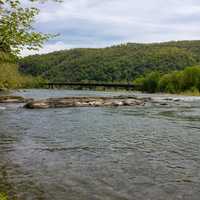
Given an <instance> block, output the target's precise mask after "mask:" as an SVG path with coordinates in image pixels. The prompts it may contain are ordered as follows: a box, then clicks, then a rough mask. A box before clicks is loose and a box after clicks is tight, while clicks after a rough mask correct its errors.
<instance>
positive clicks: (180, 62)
mask: <svg viewBox="0 0 200 200" xmlns="http://www.w3.org/2000/svg"><path fill="white" fill-rule="evenodd" d="M199 62H200V41H179V42H166V43H152V44H136V43H128V44H124V45H118V46H113V47H108V48H102V49H72V50H64V51H58V52H53V53H49V54H46V55H34V56H28V57H25V58H24V59H22V60H20V66H21V68H20V69H21V71H22V72H24V73H26V74H31V75H34V76H38V75H41V76H42V77H43V78H46V79H47V80H50V81H104V82H112V81H116V82H127V81H132V80H134V79H135V78H137V77H138V76H140V75H142V74H145V73H146V72H150V71H160V72H170V71H173V70H181V69H184V68H185V67H188V66H194V65H198V64H199Z"/></svg>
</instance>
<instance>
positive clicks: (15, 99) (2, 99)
mask: <svg viewBox="0 0 200 200" xmlns="http://www.w3.org/2000/svg"><path fill="white" fill-rule="evenodd" d="M30 101H33V99H27V98H24V97H21V96H0V103H28V102H30Z"/></svg>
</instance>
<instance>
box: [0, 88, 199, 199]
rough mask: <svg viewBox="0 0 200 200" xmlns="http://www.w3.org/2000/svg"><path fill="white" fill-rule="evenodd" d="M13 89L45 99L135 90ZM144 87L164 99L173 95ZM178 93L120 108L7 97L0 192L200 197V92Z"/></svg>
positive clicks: (1, 121) (1, 119)
mask: <svg viewBox="0 0 200 200" xmlns="http://www.w3.org/2000/svg"><path fill="white" fill-rule="evenodd" d="M13 94H14V95H16V94H17V95H21V96H25V97H33V98H35V99H41V98H48V97H63V96H113V95H119V94H129V93H121V92H115V93H114V92H94V91H70V90H25V91H18V92H14V93H13ZM130 94H132V93H130ZM137 95H139V96H150V97H152V98H154V99H155V100H158V101H159V102H162V101H166V98H167V97H169V95H158V94H154V95H148V94H146V95H145V94H143V95H142V94H139V93H138V94H137ZM172 97H173V98H175V99H176V100H175V101H167V104H162V103H161V104H160V103H157V104H153V105H152V104H147V105H146V106H137V107H116V108H112V107H101V108H100V107H98V108H65V109H46V110H28V109H25V108H23V107H22V105H20V106H19V105H17V104H9V105H6V104H2V105H0V195H1V194H5V195H9V196H10V197H11V198H10V199H11V200H13V199H17V200H18V199H19V200H179V199H180V200H199V198H200V97H180V96H172ZM170 98H171V97H170ZM178 100H180V101H178Z"/></svg>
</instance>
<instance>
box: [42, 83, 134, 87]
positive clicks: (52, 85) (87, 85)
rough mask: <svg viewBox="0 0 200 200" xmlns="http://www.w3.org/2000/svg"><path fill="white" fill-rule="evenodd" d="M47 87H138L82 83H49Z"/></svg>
mask: <svg viewBox="0 0 200 200" xmlns="http://www.w3.org/2000/svg"><path fill="white" fill-rule="evenodd" d="M45 85H47V86H49V87H50V88H51V87H54V86H83V87H112V88H136V85H134V84H130V83H82V82H66V83H61V82H55V83H53V82H49V83H46V84H45Z"/></svg>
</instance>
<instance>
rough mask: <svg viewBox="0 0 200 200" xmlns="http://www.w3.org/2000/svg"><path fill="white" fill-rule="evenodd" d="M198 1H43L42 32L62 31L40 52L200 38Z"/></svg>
mask: <svg viewBox="0 0 200 200" xmlns="http://www.w3.org/2000/svg"><path fill="white" fill-rule="evenodd" d="M199 25H200V2H199V1H197V0H150V1H147V0H140V1H138V0H123V1H122V0H65V1H64V2H63V3H62V4H55V3H50V4H43V5H42V6H41V14H40V15H39V16H38V18H37V24H36V27H37V29H38V30H39V31H43V32H53V33H56V32H57V33H61V36H60V37H59V38H57V40H59V41H60V42H58V41H57V40H55V41H54V44H52V43H53V42H52V41H51V44H47V45H45V46H44V49H43V50H41V51H40V53H41V52H42V53H45V52H49V51H52V50H60V49H63V48H71V47H73V48H74V47H85V46H88V47H94V46H95V47H96V46H98V45H99V46H100V47H102V46H106V45H108V44H116V43H121V42H154V41H166V40H182V39H200V26H199Z"/></svg>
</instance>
